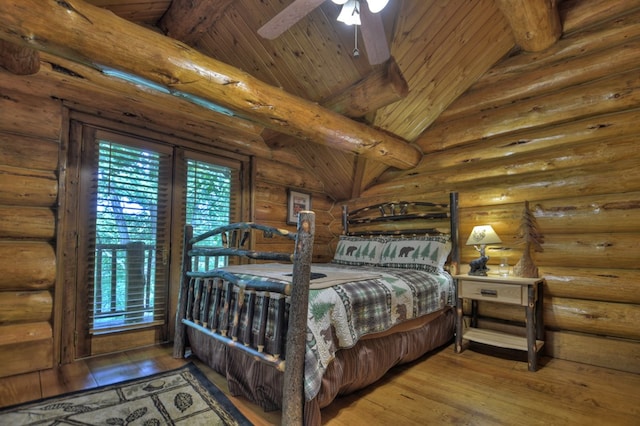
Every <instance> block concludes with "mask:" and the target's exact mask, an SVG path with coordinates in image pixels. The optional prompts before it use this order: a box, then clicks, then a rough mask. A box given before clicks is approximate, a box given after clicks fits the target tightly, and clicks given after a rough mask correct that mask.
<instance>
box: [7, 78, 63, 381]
mask: <svg viewBox="0 0 640 426" xmlns="http://www.w3.org/2000/svg"><path fill="white" fill-rule="evenodd" d="M0 81H2V80H0ZM0 92H1V95H0V111H1V114H2V117H1V118H2V119H0V259H1V260H0V376H7V375H10V374H17V373H23V372H27V371H34V370H41V369H46V368H51V367H52V366H53V365H54V357H53V353H54V330H53V326H52V324H53V321H52V320H53V315H54V302H53V300H54V284H55V278H56V256H55V239H54V238H55V223H56V222H55V216H56V215H55V211H56V201H57V196H58V181H57V178H56V172H57V168H58V151H59V140H60V133H61V129H62V125H61V123H62V107H61V105H60V103H59V102H56V101H53V100H50V99H41V98H36V97H33V96H29V95H25V94H23V93H20V92H18V91H12V90H9V89H7V88H6V87H2V88H0ZM36 117H38V118H39V119H34V118H36Z"/></svg>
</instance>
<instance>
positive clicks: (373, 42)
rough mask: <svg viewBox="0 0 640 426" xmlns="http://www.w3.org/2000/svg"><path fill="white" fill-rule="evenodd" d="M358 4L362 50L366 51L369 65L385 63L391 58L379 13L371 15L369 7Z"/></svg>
mask: <svg viewBox="0 0 640 426" xmlns="http://www.w3.org/2000/svg"><path fill="white" fill-rule="evenodd" d="M362 3H365V2H361V3H360V19H361V21H362V25H360V32H361V33H362V40H363V41H364V48H365V50H366V51H367V58H369V63H370V64H371V65H377V64H381V63H383V62H385V61H386V60H387V59H389V57H390V56H391V54H390V52H389V43H387V36H386V35H385V33H384V24H383V23H382V17H381V16H380V14H379V13H371V11H370V10H369V5H363V4H362Z"/></svg>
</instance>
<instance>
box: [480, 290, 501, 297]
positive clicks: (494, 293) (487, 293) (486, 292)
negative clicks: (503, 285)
mask: <svg viewBox="0 0 640 426" xmlns="http://www.w3.org/2000/svg"><path fill="white" fill-rule="evenodd" d="M480 295H482V296H491V297H498V290H486V289H480Z"/></svg>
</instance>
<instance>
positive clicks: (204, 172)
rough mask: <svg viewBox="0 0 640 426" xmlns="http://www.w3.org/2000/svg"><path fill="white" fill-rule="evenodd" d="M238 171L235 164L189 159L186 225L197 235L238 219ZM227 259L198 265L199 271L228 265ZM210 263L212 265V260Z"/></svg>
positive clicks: (214, 243)
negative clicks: (190, 226)
mask: <svg viewBox="0 0 640 426" xmlns="http://www.w3.org/2000/svg"><path fill="white" fill-rule="evenodd" d="M239 187H240V183H239V169H238V167H234V166H233V165H220V164H213V163H210V162H207V161H201V160H196V159H187V188H186V222H187V223H188V224H190V225H192V226H193V233H194V235H197V234H200V233H203V232H206V231H209V230H211V229H213V228H216V227H219V226H224V225H227V224H229V223H231V222H234V221H236V220H238V219H237V217H238V212H237V201H238V200H237V198H238V193H239V192H240V190H239ZM203 243H205V244H206V245H207V246H221V245H222V241H220V239H219V236H218V239H217V240H216V239H213V238H212V239H209V240H207V241H206V242H203ZM226 261H227V258H225V257H221V258H218V259H216V260H215V261H214V263H206V264H202V265H195V268H197V270H203V269H210V268H216V267H221V266H226ZM208 262H212V261H211V259H209V260H208Z"/></svg>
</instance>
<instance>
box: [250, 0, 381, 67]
mask: <svg viewBox="0 0 640 426" xmlns="http://www.w3.org/2000/svg"><path fill="white" fill-rule="evenodd" d="M331 1H332V2H333V3H335V4H338V5H342V9H341V11H340V15H339V16H338V21H340V22H344V23H345V24H347V25H354V26H355V31H356V33H355V34H356V36H355V40H356V47H355V49H354V51H353V56H356V57H357V56H358V55H359V51H358V44H357V40H358V33H357V31H358V27H360V31H361V32H362V40H363V41H364V46H365V49H366V50H367V57H368V58H369V63H370V64H371V65H376V64H381V63H383V62H385V61H386V60H387V59H389V56H390V53H389V45H388V44H387V37H386V36H385V33H384V25H383V23H382V18H381V16H380V14H379V12H380V11H381V10H382V9H384V7H385V6H386V5H387V3H388V2H389V0H331ZM322 2H324V0H294V2H293V3H291V4H290V5H289V6H287V7H285V8H284V9H283V10H282V11H281V12H280V13H278V14H277V15H276V16H274V17H273V18H272V19H271V20H270V21H268V22H267V23H266V24H264V25H263V26H262V27H260V29H258V34H260V36H262V37H264V38H266V39H269V40H273V39H275V38H277V37H278V36H280V34H282V33H284V32H285V31H287V30H288V29H289V28H291V27H292V26H293V25H294V24H295V23H296V22H298V21H299V20H300V19H302V18H304V17H305V16H306V15H307V14H308V13H310V12H311V11H312V10H314V9H315V8H316V7H318V6H320V4H321V3H322Z"/></svg>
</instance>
